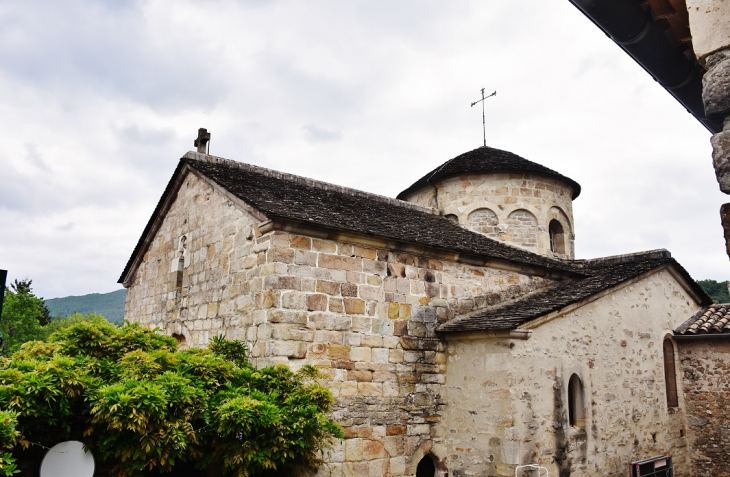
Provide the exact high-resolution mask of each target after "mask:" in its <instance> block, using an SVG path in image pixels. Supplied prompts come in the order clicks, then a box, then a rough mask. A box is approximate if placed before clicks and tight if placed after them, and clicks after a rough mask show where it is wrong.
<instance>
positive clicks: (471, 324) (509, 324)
mask: <svg viewBox="0 0 730 477" xmlns="http://www.w3.org/2000/svg"><path fill="white" fill-rule="evenodd" d="M576 264H581V265H582V269H583V271H584V273H586V275H587V276H586V277H584V278H579V279H571V280H566V281H563V282H558V283H556V284H554V285H553V286H551V287H549V288H545V289H541V290H538V291H536V292H534V293H531V294H529V295H526V296H524V297H521V298H518V299H517V300H516V301H511V302H509V303H505V304H502V305H497V306H494V307H491V308H489V309H486V310H480V311H476V312H471V313H468V314H466V315H463V316H460V317H457V318H454V319H453V320H451V321H448V322H446V323H444V324H442V325H441V326H440V327H439V328H438V331H439V332H442V333H454V332H470V331H486V330H512V329H516V328H519V327H520V326H522V325H525V324H527V323H528V322H530V321H532V320H535V319H537V318H540V317H542V316H545V315H548V314H550V313H553V312H557V311H559V310H561V309H563V308H565V307H566V306H569V305H572V304H577V303H579V302H581V301H583V300H586V299H588V298H590V297H592V296H594V295H596V294H598V293H600V292H603V291H606V290H609V289H611V288H613V287H615V286H617V285H620V284H621V283H624V282H626V281H628V280H630V279H632V278H636V277H638V276H640V275H642V274H643V273H646V272H649V271H652V270H654V269H657V268H659V267H662V266H665V265H670V266H672V267H673V268H674V270H676V271H677V272H678V273H679V275H680V276H681V277H682V279H684V281H685V282H686V283H687V284H688V285H689V287H690V288H691V289H692V291H693V292H694V293H695V295H697V297H699V299H700V301H701V304H704V305H707V304H709V303H712V300H711V299H710V297H709V296H707V294H706V293H705V292H704V291H703V290H702V288H700V286H699V285H697V283H695V281H694V280H692V277H690V276H689V274H688V273H687V271H686V270H685V269H684V268H682V266H681V265H679V263H677V261H676V260H674V259H673V258H672V256H671V254H670V253H669V252H668V251H666V250H654V251H649V252H642V253H637V254H631V255H621V256H617V257H606V258H599V259H594V260H576Z"/></svg>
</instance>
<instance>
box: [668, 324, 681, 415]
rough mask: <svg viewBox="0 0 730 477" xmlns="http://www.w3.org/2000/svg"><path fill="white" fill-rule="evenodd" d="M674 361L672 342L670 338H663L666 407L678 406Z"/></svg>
mask: <svg viewBox="0 0 730 477" xmlns="http://www.w3.org/2000/svg"><path fill="white" fill-rule="evenodd" d="M674 362H675V361H674V345H673V344H672V340H670V339H669V338H664V381H665V383H666V385H667V406H668V407H679V394H678V393H677V369H676V367H675V365H674Z"/></svg>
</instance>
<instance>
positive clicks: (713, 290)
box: [697, 280, 730, 303]
mask: <svg viewBox="0 0 730 477" xmlns="http://www.w3.org/2000/svg"><path fill="white" fill-rule="evenodd" d="M697 284H698V285H699V286H700V287H701V288H702V289H703V290H705V293H707V294H708V295H710V298H712V301H714V302H715V303H730V293H728V289H727V282H717V281H715V280H699V281H698V282H697Z"/></svg>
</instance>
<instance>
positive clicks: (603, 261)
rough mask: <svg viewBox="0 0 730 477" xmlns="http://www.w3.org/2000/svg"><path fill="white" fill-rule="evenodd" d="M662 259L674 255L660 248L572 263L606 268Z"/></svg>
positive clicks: (580, 265)
mask: <svg viewBox="0 0 730 477" xmlns="http://www.w3.org/2000/svg"><path fill="white" fill-rule="evenodd" d="M660 258H672V254H671V253H670V252H669V250H667V249H665V248H658V249H655V250H645V251H642V252H635V253H625V254H621V255H609V256H607V257H597V258H584V259H578V260H573V261H572V262H573V263H574V264H575V265H577V266H579V267H584V266H596V265H600V266H604V265H618V264H621V263H629V262H639V261H642V260H656V259H660Z"/></svg>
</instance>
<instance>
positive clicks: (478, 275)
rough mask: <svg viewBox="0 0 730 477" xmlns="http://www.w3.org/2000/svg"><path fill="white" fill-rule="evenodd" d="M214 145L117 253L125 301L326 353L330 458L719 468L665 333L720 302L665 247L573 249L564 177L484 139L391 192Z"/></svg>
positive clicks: (455, 469) (383, 462)
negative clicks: (333, 424)
mask: <svg viewBox="0 0 730 477" xmlns="http://www.w3.org/2000/svg"><path fill="white" fill-rule="evenodd" d="M204 150H205V149H203V150H202V151H203V152H189V153H187V154H185V156H183V157H182V159H181V160H180V162H179V164H178V166H177V168H176V169H175V172H174V173H173V175H172V178H171V179H170V182H169V184H168V185H167V188H166V189H165V191H164V193H163V195H162V198H161V199H160V201H159V203H158V205H157V207H156V209H155V211H154V212H153V214H152V217H151V218H150V220H149V222H148V224H147V226H146V228H145V230H144V231H143V233H142V236H141V238H140V240H139V242H138V243H137V245H136V247H135V249H134V251H133V253H132V256H131V258H130V259H129V262H128V263H127V265H126V267H125V269H124V271H123V273H122V276H121V278H120V283H123V284H124V286H125V287H126V288H127V289H128V290H127V302H126V318H127V319H128V320H130V321H136V322H141V323H143V324H145V325H149V326H151V327H155V326H156V327H159V328H161V329H162V330H163V331H164V332H165V333H168V334H170V335H172V336H175V337H176V338H177V339H178V341H179V343H180V344H181V346H205V345H206V344H207V343H208V342H209V340H210V339H211V338H212V337H213V336H215V335H218V334H221V333H223V334H225V335H226V336H227V337H228V338H231V339H240V340H244V341H245V342H246V343H248V346H249V347H250V350H251V358H252V360H253V361H254V362H255V363H256V364H257V365H261V366H263V365H268V364H273V363H287V364H289V365H290V366H292V367H294V368H296V367H299V366H302V365H304V364H314V365H317V366H318V367H319V368H320V369H321V370H322V371H324V372H325V373H327V374H328V375H329V377H330V379H329V380H328V382H327V385H328V387H329V388H330V389H331V390H332V392H333V393H334V395H335V396H336V399H337V402H336V406H335V409H334V417H335V418H336V419H337V421H338V422H339V423H341V424H342V426H343V428H344V430H345V434H346V439H345V440H344V441H343V442H341V443H338V444H337V445H336V446H335V448H334V450H333V452H332V453H331V455H329V456H328V462H329V465H328V466H327V467H325V468H323V469H322V471H321V472H320V475H333V476H334V475H344V476H373V477H375V476H377V477H381V476H418V477H420V476H447V475H448V476H453V477H461V476H464V477H465V476H484V477H486V476H515V475H523V476H535V475H538V474H539V475H541V476H542V475H547V474H546V473H545V472H546V471H549V475H551V476H570V475H573V476H602V477H605V476H619V475H620V476H625V475H627V473H628V468H629V464H630V463H631V462H634V461H638V460H641V459H645V458H649V457H653V456H660V455H665V456H668V457H671V461H672V463H673V465H674V469H675V470H674V472H675V474H674V475H677V476H688V475H719V474H717V473H715V474H711V473H707V474H702V473H697V472H696V471H695V470H694V469H695V467H696V465H695V460H696V455H697V452H696V450H695V449H693V445H694V444H693V443H695V442H703V441H701V439H703V437H702V435H701V434H702V432H703V429H704V428H705V427H706V424H707V423H706V422H704V421H701V420H698V418H697V417H696V416H694V415H693V414H691V413H688V411H687V410H688V408H689V407H692V409H695V408H696V409H700V411H698V412H704V411H702V410H703V409H705V408H701V407H697V406H696V404H697V399H698V398H697V396H699V395H701V391H698V392H696V393H687V392H684V391H683V386H682V382H683V374H682V362H684V361H682V362H680V354H679V353H680V350H679V349H678V346H677V345H678V343H679V340H678V339H675V337H677V336H679V335H687V334H695V335H697V334H703V333H710V332H711V331H712V330H711V328H712V326H715V328H716V329H717V323H719V322H720V321H718V320H719V318H718V316H721V315H722V313H724V312H725V309H723V311H722V313H720V311H718V310H715V309H713V308H707V307H709V306H710V305H711V300H710V298H709V297H708V296H707V295H706V294H705V293H704V292H703V291H702V289H701V288H700V287H699V286H698V285H697V284H696V283H695V282H694V280H693V279H692V278H691V277H690V276H689V275H688V274H687V272H686V271H685V270H684V268H682V266H681V265H680V264H679V263H677V262H676V261H675V260H674V259H673V258H672V257H671V255H670V254H669V252H667V251H665V250H655V251H649V252H641V253H636V254H630V255H622V256H614V257H605V258H597V259H576V258H575V256H574V221H573V213H572V201H573V200H574V199H576V198H577V197H578V196H579V194H580V191H581V189H580V185H579V184H578V183H577V182H575V181H574V180H572V179H569V178H568V177H565V176H563V175H561V174H559V173H558V172H555V171H553V170H551V169H548V168H547V167H544V166H542V165H539V164H537V163H534V162H531V161H529V160H526V159H524V158H522V157H519V156H517V155H515V154H512V153H510V152H506V151H501V150H498V149H493V148H489V147H480V148H478V149H475V150H473V151H470V152H467V153H465V154H462V155H460V156H458V157H455V158H453V159H451V160H449V161H446V162H445V163H444V164H443V165H441V166H439V167H438V168H436V169H435V170H433V171H431V172H429V173H427V174H426V175H425V176H423V177H422V178H421V179H419V180H418V181H416V182H415V183H414V184H412V185H411V186H409V187H407V188H406V189H405V190H404V191H403V192H401V193H400V194H399V195H398V198H397V199H391V198H388V197H383V196H379V195H375V194H370V193H366V192H362V191H359V190H353V189H349V188H345V187H340V186H336V185H332V184H328V183H324V182H319V181H315V180H311V179H307V178H304V177H298V176H294V175H290V174H285V173H281V172H276V171H272V170H268V169H264V168H261V167H256V166H252V165H248V164H243V163H239V162H235V161H232V160H228V159H223V158H220V157H214V156H210V155H208V154H205V153H204ZM728 310H729V311H728V313H729V314H730V308H728ZM713 313H714V314H713ZM716 315H717V316H716ZM713 317H714V318H713ZM726 322H727V320H726ZM726 322H725V323H726ZM708 323H709V324H708ZM702 326H705V328H702ZM721 328H722V326H720V329H721ZM675 330H677V331H676V333H675ZM703 330H704V331H703ZM708 330H709V331H708ZM727 331H730V327H728V330H727ZM704 349H705V348H704V347H702V346H700V347H699V348H698V350H697V351H695V354H694V355H693V354H692V351H691V350H690V353H689V355H688V356H690V357H689V358H687V359H688V361H687V362H688V363H690V361H692V360H694V361H692V363H693V369H695V371H697V373H700V371H698V369H702V370H703V371H704V369H705V368H706V366H705V367H703V366H704V365H703V364H702V363H705V361H702V359H703V356H704V355H701V353H702V352H703V350H704ZM698 353H699V354H698ZM700 374H701V373H700ZM701 382H704V381H699V382H697V383H696V384H697V385H698V386H699V387H701V386H700V384H701ZM685 387H686V386H685ZM693 389H694V388H693ZM698 389H699V388H698ZM693 406H694V407H693ZM693 416H694V417H693ZM704 438H705V441H706V438H707V436H705V437H704ZM703 455H705V456H706V455H707V454H703ZM710 460H711V459H710ZM521 466H532V467H521ZM537 466H540V467H543V468H544V469H543V470H540V469H538V467H537ZM708 472H710V471H708ZM662 475H663V474H662Z"/></svg>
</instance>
